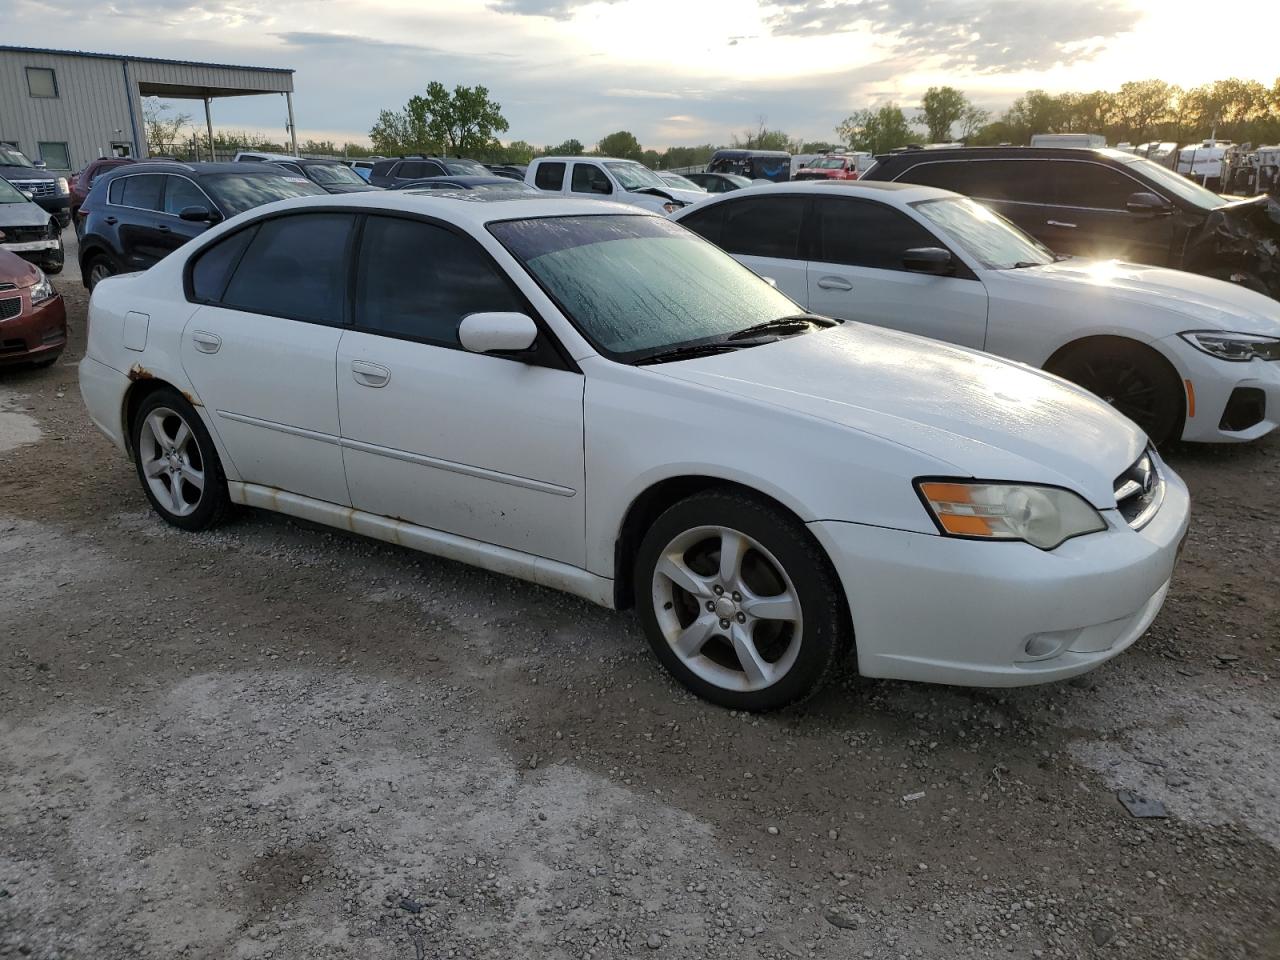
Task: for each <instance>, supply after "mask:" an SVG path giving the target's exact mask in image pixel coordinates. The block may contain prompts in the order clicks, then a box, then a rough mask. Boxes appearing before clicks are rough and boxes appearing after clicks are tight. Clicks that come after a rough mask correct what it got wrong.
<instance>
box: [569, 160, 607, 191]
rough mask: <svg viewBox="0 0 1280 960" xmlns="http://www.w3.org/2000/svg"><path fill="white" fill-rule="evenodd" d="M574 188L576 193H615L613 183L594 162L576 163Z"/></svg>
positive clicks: (574, 166)
mask: <svg viewBox="0 0 1280 960" xmlns="http://www.w3.org/2000/svg"><path fill="white" fill-rule="evenodd" d="M572 190H573V192H574V193H597V194H599V193H613V185H612V184H611V183H609V178H608V177H606V176H605V175H604V171H603V170H601V169H600V168H599V167H597V166H596V165H595V164H594V163H575V164H574V165H573V182H572Z"/></svg>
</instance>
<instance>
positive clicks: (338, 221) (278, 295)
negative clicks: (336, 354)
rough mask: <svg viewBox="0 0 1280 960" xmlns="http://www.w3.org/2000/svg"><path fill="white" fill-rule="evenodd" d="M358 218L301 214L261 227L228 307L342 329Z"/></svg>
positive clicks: (234, 279) (227, 296) (237, 271)
mask: <svg viewBox="0 0 1280 960" xmlns="http://www.w3.org/2000/svg"><path fill="white" fill-rule="evenodd" d="M353 223H354V218H353V217H351V216H350V215H348V214H345V213H300V214H294V215H292V216H285V217H276V218H274V219H271V220H266V221H264V222H263V223H261V224H259V225H258V229H257V233H256V234H255V235H254V238H253V240H252V241H251V242H250V244H249V249H248V250H246V251H245V253H244V256H243V257H242V258H241V260H240V264H239V266H237V267H236V269H235V273H234V274H233V275H232V277H231V282H230V283H228V284H227V290H226V293H225V294H224V295H223V297H222V305H223V306H225V307H229V308H231V309H233V310H243V311H245V312H246V313H262V314H267V315H268V316H274V317H289V318H292V319H295V320H311V321H314V322H316V323H329V324H338V323H341V322H342V319H343V306H344V304H345V302H346V279H347V272H348V271H347V254H348V248H349V245H350V237H351V230H352V225H353Z"/></svg>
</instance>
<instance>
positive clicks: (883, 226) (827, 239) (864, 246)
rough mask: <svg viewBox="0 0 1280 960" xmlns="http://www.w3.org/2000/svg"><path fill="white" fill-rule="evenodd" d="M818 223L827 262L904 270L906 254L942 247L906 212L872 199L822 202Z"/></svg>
mask: <svg viewBox="0 0 1280 960" xmlns="http://www.w3.org/2000/svg"><path fill="white" fill-rule="evenodd" d="M953 202H957V203H958V202H960V201H953ZM818 223H819V236H820V237H821V241H820V243H821V247H820V249H819V251H818V258H820V259H821V261H822V262H823V263H840V264H844V265H846V266H850V267H872V268H874V269H878V270H901V269H902V254H903V253H904V252H905V251H907V250H910V249H911V248H913V247H940V246H942V244H941V243H940V242H939V241H938V239H937V238H936V237H934V236H933V234H931V233H930V232H929V231H928V230H926V229H925V228H924V227H922V226H920V224H918V223H916V222H915V221H914V220H912V219H911V218H910V217H908V216H907V215H906V214H905V213H902V212H901V211H899V210H895V209H893V208H892V207H888V206H885V205H884V204H882V203H876V202H874V201H870V200H835V199H828V200H825V201H820V202H819V203H818Z"/></svg>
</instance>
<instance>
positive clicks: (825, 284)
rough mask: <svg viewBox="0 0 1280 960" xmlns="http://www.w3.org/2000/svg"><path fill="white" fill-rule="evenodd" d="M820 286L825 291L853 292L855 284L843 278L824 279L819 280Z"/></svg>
mask: <svg viewBox="0 0 1280 960" xmlns="http://www.w3.org/2000/svg"><path fill="white" fill-rule="evenodd" d="M818 286H820V287H821V288H822V289H823V290H852V289H853V284H852V283H850V282H849V281H848V280H845V279H844V278H843V277H822V278H820V279H819V280H818Z"/></svg>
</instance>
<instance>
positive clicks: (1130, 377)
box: [1049, 341, 1186, 446]
mask: <svg viewBox="0 0 1280 960" xmlns="http://www.w3.org/2000/svg"><path fill="white" fill-rule="evenodd" d="M1049 370H1050V372H1051V373H1056V374H1057V375H1058V376H1060V377H1063V378H1065V379H1067V380H1070V381H1071V382H1072V383H1075V384H1079V385H1080V386H1082V387H1084V388H1085V389H1086V390H1088V391H1090V392H1091V393H1095V394H1097V395H1098V396H1099V397H1100V398H1101V399H1103V400H1105V401H1106V402H1107V403H1109V404H1111V406H1113V407H1115V408H1116V410H1118V411H1119V412H1120V413H1123V414H1124V415H1125V416H1126V417H1128V418H1129V419H1130V420H1132V421H1133V422H1134V423H1136V424H1137V425H1138V426H1140V427H1141V428H1142V429H1143V430H1144V431H1145V432H1146V434H1147V436H1148V437H1149V438H1150V439H1151V442H1152V443H1154V444H1156V445H1157V446H1160V445H1161V444H1165V443H1168V442H1169V441H1171V440H1177V439H1178V437H1180V436H1181V435H1182V424H1183V420H1184V417H1185V415H1186V394H1185V393H1184V392H1183V389H1182V381H1181V380H1180V379H1179V377H1178V373H1177V371H1176V370H1174V369H1173V368H1172V367H1171V366H1169V363H1168V361H1166V360H1165V359H1164V358H1163V357H1161V356H1160V355H1159V354H1157V353H1155V352H1154V351H1153V350H1151V349H1150V348H1149V347H1144V346H1143V345H1142V344H1140V343H1132V342H1124V341H1119V342H1112V343H1107V344H1105V345H1103V344H1089V345H1084V346H1081V347H1078V348H1076V349H1074V350H1072V351H1071V352H1070V353H1068V354H1066V356H1064V357H1062V358H1061V359H1060V360H1058V361H1057V362H1056V363H1054V364H1053V365H1052V366H1051V367H1050V368H1049Z"/></svg>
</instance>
